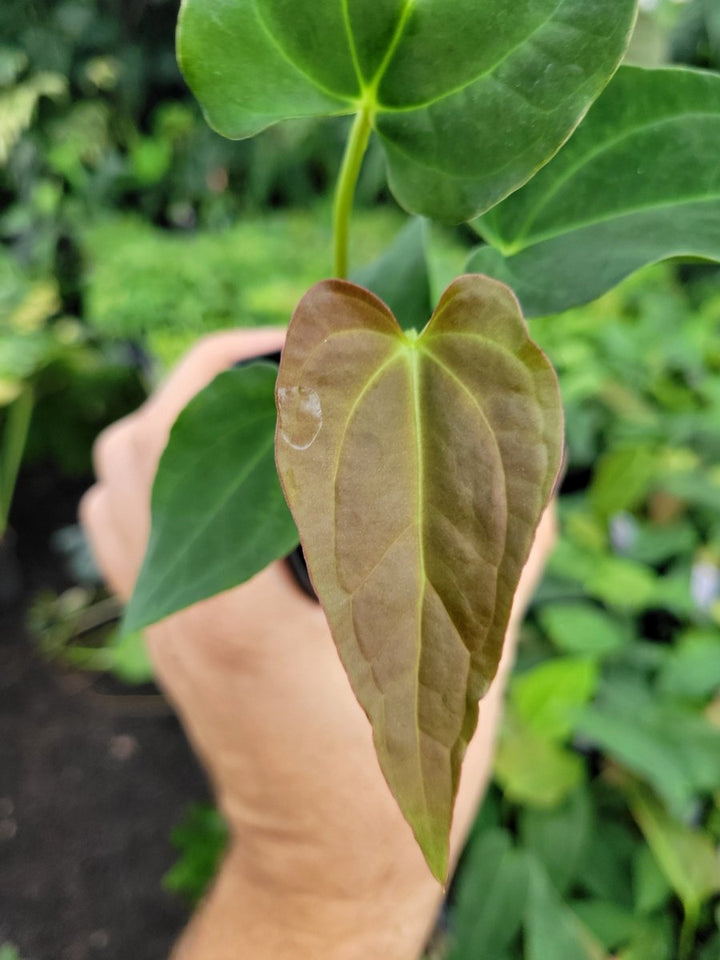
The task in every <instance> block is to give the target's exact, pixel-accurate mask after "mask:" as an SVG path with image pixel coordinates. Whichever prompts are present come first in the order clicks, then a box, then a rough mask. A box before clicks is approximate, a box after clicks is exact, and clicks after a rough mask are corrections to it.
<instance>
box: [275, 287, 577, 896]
mask: <svg viewBox="0 0 720 960" xmlns="http://www.w3.org/2000/svg"><path fill="white" fill-rule="evenodd" d="M277 396H278V414H279V418H278V433H277V463H278V469H279V472H280V477H281V480H282V484H283V488H284V490H285V494H286V496H287V498H288V503H289V504H290V507H291V509H292V511H293V515H294V516H295V520H296V522H297V524H298V528H299V530H300V535H301V538H302V543H303V548H304V551H305V556H306V558H307V561H308V566H309V569H310V574H311V577H312V580H313V583H314V585H315V589H316V590H317V593H318V596H319V597H320V600H321V602H322V604H323V607H324V609H325V613H326V615H327V618H328V621H329V624H330V628H331V630H332V632H333V635H334V637H335V641H336V643H337V646H338V650H339V652H340V657H341V659H342V661H343V663H344V665H345V668H346V670H347V672H348V675H349V677H350V682H351V684H352V686H353V689H354V690H355V693H356V695H357V697H358V700H359V701H360V703H361V704H362V706H363V708H364V709H365V711H366V712H367V714H368V716H369V717H370V719H371V722H372V724H373V732H374V738H375V745H376V748H377V752H378V756H379V759H380V764H381V767H382V769H383V772H384V774H385V776H386V778H387V780H388V783H389V784H390V787H391V789H392V791H393V793H394V794H395V796H396V798H397V800H398V803H399V805H400V807H401V809H402V811H403V813H404V815H405V816H406V818H407V820H408V822H409V823H410V824H411V826H412V828H413V830H414V832H415V835H416V837H417V838H418V841H419V843H420V845H421V847H422V848H423V851H424V852H425V855H426V857H427V859H428V862H429V864H430V865H431V868H432V870H433V872H434V873H435V874H436V875H437V876H439V877H442V878H443V879H444V876H445V871H446V867H447V842H448V840H447V838H448V830H449V827H450V821H451V817H452V809H453V803H454V796H455V792H456V790H457V783H458V777H459V773H460V764H461V761H462V757H463V754H464V752H465V747H466V745H467V743H468V740H469V738H470V736H471V735H472V732H473V730H474V729H475V725H476V722H477V701H478V699H479V698H480V697H481V696H482V695H483V694H484V693H485V692H486V691H487V688H488V686H489V684H490V681H491V680H492V678H493V676H494V674H495V671H496V669H497V664H498V661H499V658H500V653H501V649H502V643H503V638H504V635H505V629H506V626H507V621H508V617H509V614H510V607H511V604H512V597H513V594H514V591H515V587H516V585H517V581H518V579H519V576H520V572H521V570H522V567H523V564H524V562H525V559H526V557H527V555H528V552H529V550H530V546H531V543H532V539H533V535H534V531H535V528H536V525H537V523H538V520H539V518H540V515H541V512H542V510H543V508H544V506H545V504H546V503H547V501H548V499H549V497H550V494H551V491H552V487H553V483H554V479H555V476H556V474H557V471H558V469H559V464H560V458H561V448H562V411H561V408H560V401H559V393H558V388H557V381H556V379H555V375H554V373H553V371H552V368H551V367H550V364H549V363H548V361H547V359H546V357H545V356H544V355H543V354H542V353H541V352H540V350H538V348H537V347H536V346H535V345H534V344H533V343H532V342H531V341H530V339H529V338H528V334H527V328H526V326H525V323H524V321H523V319H522V316H521V315H520V313H519V310H518V307H517V301H516V300H515V298H514V297H513V296H512V294H511V292H510V291H509V290H508V289H507V288H506V287H504V286H503V285H502V284H498V283H496V282H494V281H491V280H487V279H486V278H483V277H473V276H466V277H461V278H459V279H458V280H456V281H454V282H453V283H452V284H451V285H450V287H449V288H448V289H447V290H446V292H445V293H444V294H443V296H442V298H441V300H440V302H439V304H438V306H437V308H436V310H435V313H434V314H433V316H432V318H431V320H430V322H429V324H428V325H427V327H426V328H425V330H424V331H423V332H422V334H421V335H420V336H419V337H418V336H417V335H416V334H413V333H411V334H408V335H405V334H403V332H402V330H401V329H400V327H399V326H398V324H397V322H396V321H395V319H394V317H393V316H392V314H391V313H390V311H389V310H388V309H387V307H386V306H385V305H384V304H383V303H382V302H381V301H380V300H378V299H377V298H376V297H374V296H373V295H372V294H370V293H369V292H367V291H365V290H363V289H362V288H361V287H358V286H355V285H354V284H351V283H347V282H345V281H325V282H323V283H320V284H318V285H316V286H315V287H314V288H313V289H312V290H311V291H310V292H309V293H308V294H306V296H305V297H304V298H303V300H302V301H301V302H300V304H299V306H298V308H297V310H296V312H295V315H294V316H293V319H292V322H291V324H290V328H289V330H288V336H287V341H286V344H285V349H284V351H283V357H282V362H281V364H280V374H279V378H278V389H277Z"/></svg>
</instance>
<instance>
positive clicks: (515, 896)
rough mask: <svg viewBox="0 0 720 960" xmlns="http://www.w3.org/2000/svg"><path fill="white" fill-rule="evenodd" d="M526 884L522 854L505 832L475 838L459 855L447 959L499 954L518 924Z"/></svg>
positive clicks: (523, 905) (498, 831)
mask: <svg viewBox="0 0 720 960" xmlns="http://www.w3.org/2000/svg"><path fill="white" fill-rule="evenodd" d="M528 882H529V870H528V861H527V857H526V855H525V854H524V852H523V851H521V850H517V849H515V848H514V847H513V844H512V840H511V838H510V835H509V834H508V833H507V832H506V831H504V830H491V831H488V832H487V833H485V834H482V835H480V836H478V837H476V838H475V841H474V842H473V843H472V845H471V846H470V847H469V849H468V850H467V852H466V854H465V857H464V859H463V865H462V872H461V876H460V881H459V892H458V897H457V900H456V901H455V905H454V909H453V913H452V918H453V947H452V948H451V951H450V955H449V960H477V958H479V957H495V956H497V955H498V954H501V953H502V952H503V951H504V950H505V949H506V947H508V946H509V945H510V943H511V942H512V940H513V938H514V937H515V936H516V934H517V933H518V931H519V929H520V926H521V924H522V920H523V915H524V913H525V901H526V897H527V888H528Z"/></svg>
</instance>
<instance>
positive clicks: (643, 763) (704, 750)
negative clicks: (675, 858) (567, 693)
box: [577, 684, 720, 816]
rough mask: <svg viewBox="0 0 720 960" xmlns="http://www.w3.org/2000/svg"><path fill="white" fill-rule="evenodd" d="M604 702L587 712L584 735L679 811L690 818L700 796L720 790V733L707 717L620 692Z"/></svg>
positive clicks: (605, 697) (580, 728)
mask: <svg viewBox="0 0 720 960" xmlns="http://www.w3.org/2000/svg"><path fill="white" fill-rule="evenodd" d="M615 686H616V687H617V684H616V685H615ZM621 697H622V702H620V701H621ZM599 699H600V700H601V701H605V702H602V703H601V705H598V706H595V705H594V706H592V707H589V708H588V709H587V710H586V711H585V713H584V714H583V716H582V717H581V718H580V719H579V720H578V722H577V730H578V732H579V733H581V734H582V735H583V736H584V737H587V738H589V739H590V740H591V741H592V742H593V743H595V744H597V745H598V746H600V747H601V748H602V750H603V751H604V752H606V753H607V754H609V755H610V756H611V757H613V758H614V759H616V760H618V761H619V762H620V763H622V764H623V765H624V766H626V767H628V768H629V769H630V770H632V771H633V772H635V773H637V774H638V775H639V776H641V777H643V778H644V779H645V780H647V782H648V783H650V784H652V786H653V787H654V788H655V790H656V791H657V792H658V794H659V795H660V796H661V797H663V799H664V800H665V802H666V804H667V805H668V807H669V808H670V809H671V810H672V811H673V813H675V814H676V815H678V816H684V815H687V814H688V813H689V812H690V811H691V810H692V806H693V803H694V800H695V797H696V795H697V794H698V793H700V792H703V791H708V792H709V791H711V790H714V789H717V788H718V786H720V731H718V730H716V729H714V728H713V727H712V726H711V725H710V724H709V723H707V722H706V721H705V720H704V719H703V718H702V717H701V716H697V715H693V714H692V713H688V712H684V711H681V710H677V709H672V707H670V706H668V705H662V704H660V705H657V704H655V703H652V702H651V703H650V704H649V705H648V704H644V703H641V702H638V701H637V699H636V700H635V702H626V701H627V695H625V694H623V692H622V691H621V690H620V689H618V691H617V696H616V698H615V700H613V699H612V697H611V695H610V691H609V690H607V691H605V692H604V693H602V694H601V697H600V698H599Z"/></svg>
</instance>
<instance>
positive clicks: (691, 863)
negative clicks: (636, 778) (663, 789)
mask: <svg viewBox="0 0 720 960" xmlns="http://www.w3.org/2000/svg"><path fill="white" fill-rule="evenodd" d="M626 790H627V794H628V798H629V801H630V808H631V810H632V812H633V815H634V817H635V819H636V820H637V822H638V824H639V826H640V829H641V830H642V832H643V834H644V835H645V839H646V840H647V842H648V845H649V847H650V849H651V850H652V852H653V854H654V856H655V859H656V860H657V862H658V866H659V867H660V869H661V870H662V871H663V873H664V874H665V876H666V878H667V880H668V883H670V885H671V886H672V888H673V890H674V891H675V893H676V894H677V895H678V897H679V898H680V900H681V901H682V904H683V907H684V908H685V911H686V913H687V914H689V915H690V916H697V913H698V911H699V909H700V906H701V905H702V904H703V903H704V902H705V901H706V900H707V899H709V898H710V897H711V896H713V895H714V894H716V893H718V892H720V852H719V851H718V850H717V845H716V843H715V842H714V840H713V838H712V837H711V836H710V835H709V834H707V833H703V832H702V831H701V830H698V829H693V828H692V827H688V826H686V825H685V824H684V823H680V822H679V821H677V820H675V819H673V818H672V817H671V816H670V815H669V814H668V812H667V811H666V810H665V809H663V807H662V804H660V803H659V802H658V801H657V800H656V799H655V797H653V795H652V794H651V793H650V791H649V790H648V789H647V788H646V787H644V786H643V785H641V784H638V783H633V784H628V785H627V787H626Z"/></svg>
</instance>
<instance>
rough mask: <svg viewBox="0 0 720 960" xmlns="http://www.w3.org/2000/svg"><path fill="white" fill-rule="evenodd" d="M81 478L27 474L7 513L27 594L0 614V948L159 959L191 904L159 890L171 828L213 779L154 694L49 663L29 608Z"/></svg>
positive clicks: (46, 959) (49, 568)
mask: <svg viewBox="0 0 720 960" xmlns="http://www.w3.org/2000/svg"><path fill="white" fill-rule="evenodd" d="M82 487H83V485H82V484H78V483H77V482H72V481H62V480H59V479H58V478H57V477H53V476H51V475H48V473H47V472H43V471H41V470H35V471H33V472H32V473H31V474H30V475H26V476H24V477H23V478H22V480H21V483H20V485H19V491H18V497H17V499H16V506H15V510H14V513H13V518H12V521H13V526H14V528H15V530H16V532H17V536H18V548H17V552H18V559H19V561H20V569H21V574H22V578H23V592H22V595H21V597H20V598H19V599H18V601H17V602H16V603H15V604H14V605H13V606H12V607H11V608H10V609H8V608H6V609H4V610H1V609H0V946H2V944H3V943H5V942H9V943H12V944H14V945H15V946H16V947H17V949H18V951H19V954H20V957H21V958H22V960H128V958H132V960H163V958H165V957H166V956H167V954H168V952H169V949H170V945H171V943H172V941H173V940H174V938H175V937H176V936H177V933H178V932H179V930H180V929H181V928H182V926H183V924H184V922H185V920H186V919H187V915H188V908H187V907H186V905H185V904H184V903H183V902H182V901H180V900H179V899H178V898H177V897H176V896H175V895H174V894H171V893H168V892H165V891H164V890H163V889H162V886H161V881H162V876H163V874H164V873H165V871H166V870H167V869H168V868H169V867H170V865H171V864H172V863H173V861H174V860H175V859H176V856H177V854H176V852H175V851H174V850H173V849H172V847H171V846H170V842H169V832H170V829H171V827H172V826H173V825H174V824H176V823H177V822H178V820H179V819H180V818H181V816H182V814H183V812H184V811H185V809H186V808H187V806H188V805H189V804H190V803H191V802H195V801H198V800H204V799H207V796H208V794H207V787H206V784H205V780H204V777H203V774H202V772H201V770H200V769H199V767H198V765H197V763H196V761H195V760H194V758H193V755H192V754H191V752H190V749H189V747H188V745H187V742H186V740H185V737H184V735H183V733H182V730H181V729H180V726H179V724H178V722H177V721H176V719H175V717H174V716H173V714H172V713H171V711H170V710H169V708H168V707H167V705H166V703H165V701H164V700H163V699H162V697H161V696H160V695H159V694H158V693H157V691H155V690H154V689H152V688H151V689H148V688H142V689H138V688H135V689H133V688H125V687H122V686H121V685H120V684H117V683H115V682H113V681H111V680H109V679H108V678H97V677H94V676H92V675H89V674H83V673H77V672H72V671H68V670H66V669H63V668H61V667H58V666H57V665H55V664H48V663H46V662H44V661H43V660H42V659H41V657H40V656H39V655H38V653H37V651H36V649H35V645H34V643H33V642H32V640H31V639H30V637H29V636H28V634H27V632H26V630H25V627H24V623H25V620H26V613H27V607H28V604H29V603H30V601H31V599H32V597H33V596H35V595H36V594H37V592H38V591H39V590H41V589H47V588H53V589H62V588H63V587H66V586H67V585H68V577H67V574H66V573H65V571H63V570H62V564H61V561H60V559H59V558H58V557H57V556H54V555H53V553H52V551H51V550H50V548H49V545H48V544H49V540H50V536H51V534H52V532H53V531H54V530H56V529H58V528H59V527H62V526H64V525H67V524H70V523H74V522H75V512H76V506H77V501H78V499H79V494H80V492H81V491H82Z"/></svg>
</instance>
